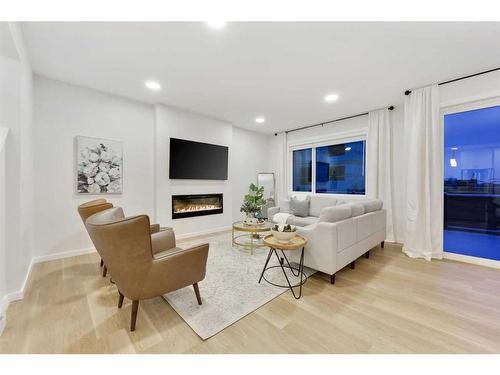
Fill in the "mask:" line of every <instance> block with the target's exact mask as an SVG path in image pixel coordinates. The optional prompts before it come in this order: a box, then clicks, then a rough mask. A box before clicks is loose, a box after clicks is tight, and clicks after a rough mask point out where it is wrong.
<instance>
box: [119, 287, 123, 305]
mask: <svg viewBox="0 0 500 375" xmlns="http://www.w3.org/2000/svg"><path fill="white" fill-rule="evenodd" d="M118 294H119V295H120V297H119V298H118V308H119V309H121V308H122V306H123V294H122V293H121V292H120V291H118Z"/></svg>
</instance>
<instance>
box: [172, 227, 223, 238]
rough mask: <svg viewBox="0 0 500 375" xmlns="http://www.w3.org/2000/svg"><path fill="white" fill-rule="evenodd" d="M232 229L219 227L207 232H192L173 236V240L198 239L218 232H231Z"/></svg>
mask: <svg viewBox="0 0 500 375" xmlns="http://www.w3.org/2000/svg"><path fill="white" fill-rule="evenodd" d="M231 229H232V227H230V226H229V227H220V228H214V229H208V230H203V231H200V232H192V233H184V234H179V235H175V238H176V239H178V240H185V239H187V238H192V237H199V236H205V235H207V234H213V233H218V232H226V231H228V230H231Z"/></svg>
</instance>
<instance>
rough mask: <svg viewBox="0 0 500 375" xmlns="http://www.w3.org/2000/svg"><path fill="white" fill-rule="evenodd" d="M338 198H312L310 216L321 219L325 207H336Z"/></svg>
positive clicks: (319, 196) (314, 196) (320, 196)
mask: <svg viewBox="0 0 500 375" xmlns="http://www.w3.org/2000/svg"><path fill="white" fill-rule="evenodd" d="M336 203H337V198H334V197H331V196H328V195H313V196H311V205H310V207H309V214H310V215H311V216H316V217H319V215H320V214H321V210H322V209H323V208H325V207H330V206H335V204H336Z"/></svg>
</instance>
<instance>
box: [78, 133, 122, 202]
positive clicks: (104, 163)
mask: <svg viewBox="0 0 500 375" xmlns="http://www.w3.org/2000/svg"><path fill="white" fill-rule="evenodd" d="M122 162H123V147H122V143H121V142H119V141H112V140H108V139H100V138H90V137H76V168H77V185H76V189H77V193H78V194H121V193H122Z"/></svg>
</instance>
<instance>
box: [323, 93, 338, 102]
mask: <svg viewBox="0 0 500 375" xmlns="http://www.w3.org/2000/svg"><path fill="white" fill-rule="evenodd" d="M338 99H339V96H338V94H328V95H326V96H325V102H328V103H332V102H336V101H337V100H338Z"/></svg>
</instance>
